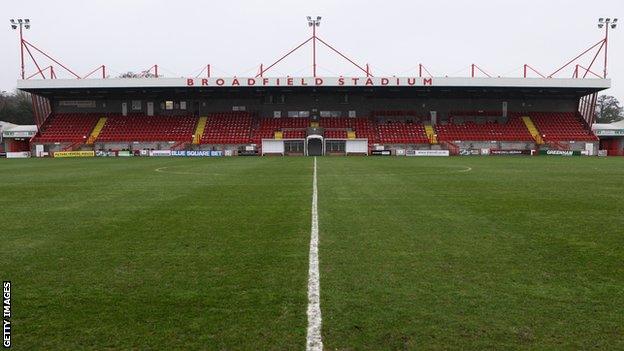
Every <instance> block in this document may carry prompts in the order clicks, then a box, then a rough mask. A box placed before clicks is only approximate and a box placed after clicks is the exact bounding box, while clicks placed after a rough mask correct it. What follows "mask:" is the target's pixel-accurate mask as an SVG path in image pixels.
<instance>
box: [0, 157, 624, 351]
mask: <svg viewBox="0 0 624 351" xmlns="http://www.w3.org/2000/svg"><path fill="white" fill-rule="evenodd" d="M313 171H314V159H313V158H306V157H290V158H289V157H279V158H278V157H275V158H259V157H258V158H255V157H254V158H245V157H234V158H133V159H130V158H127V159H126V158H115V159H112V158H111V159H107V158H97V159H96V158H92V159H29V160H1V161H0V194H2V195H1V196H2V197H1V198H2V200H3V201H2V205H1V206H2V211H1V212H0V213H1V214H0V217H1V221H0V227H1V230H0V249H1V252H2V254H1V255H0V267H1V268H0V275H1V277H2V278H3V280H10V281H11V283H12V288H11V292H12V296H11V302H12V317H11V321H12V344H13V349H15V350H39V349H42V350H82V349H92V350H102V349H110V350H117V349H136V350H154V349H182V350H195V349H206V350H302V349H305V347H306V336H307V327H308V317H307V314H306V311H307V308H308V269H309V266H308V265H309V257H310V235H311V211H312V189H313V188H312V184H313ZM317 185H318V187H317V188H318V224H319V244H318V255H319V273H320V309H321V313H322V339H323V344H324V347H325V349H327V350H334V349H337V350H403V349H407V350H423V349H437V350H448V349H466V350H477V349H505V350H507V349H624V158H580V157H574V158H573V157H570V158H564V157H562V158H557V157H489V158H481V157H453V158H417V157H414V158H408V157H403V158H398V157H392V158H384V157H379V158H375V157H349V158H347V157H319V158H317Z"/></svg>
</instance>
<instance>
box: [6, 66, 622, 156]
mask: <svg viewBox="0 0 624 351" xmlns="http://www.w3.org/2000/svg"><path fill="white" fill-rule="evenodd" d="M236 79H237V78H210V79H193V78H188V79H185V78H179V79H178V78H135V79H105V80H68V79H55V80H24V81H19V82H18V84H19V88H20V89H22V90H24V91H27V92H30V93H32V94H34V95H35V96H36V97H37V98H39V99H43V100H45V104H46V105H49V106H50V108H49V111H47V113H46V114H44V115H42V116H39V118H38V120H40V121H41V123H40V124H41V128H40V131H39V133H38V134H37V135H36V136H35V137H34V138H33V140H32V144H33V145H35V144H39V145H43V147H44V148H45V150H46V151H48V152H50V153H51V152H55V151H67V150H119V149H129V150H140V149H157V150H158V149H160V150H168V149H172V150H182V149H184V150H222V151H226V150H227V151H228V152H230V153H232V154H236V153H238V152H241V151H245V152H248V151H249V150H255V151H256V152H257V153H258V154H263V145H264V144H266V143H272V145H273V146H274V145H275V143H276V142H277V143H283V145H282V146H279V147H278V149H279V150H281V148H284V151H282V152H280V153H281V154H289V151H288V149H289V147H290V146H289V145H291V144H292V143H293V142H297V143H299V145H303V149H304V150H303V154H309V153H308V152H307V149H308V146H309V145H308V143H309V142H311V141H310V140H321V143H322V150H321V154H322V153H324V152H325V150H328V147H327V142H328V141H331V144H332V145H331V147H330V148H329V149H331V150H334V151H339V152H332V154H336V153H338V154H341V153H342V154H345V153H347V154H348V153H349V151H348V150H351V151H353V152H352V153H359V154H362V153H370V152H371V150H379V149H385V150H390V151H391V152H396V151H397V150H405V149H415V150H450V152H451V153H457V152H459V150H482V149H497V150H525V151H528V150H540V149H557V150H575V151H587V152H589V153H590V154H595V153H596V152H597V150H598V138H597V137H596V136H595V135H594V134H593V133H592V131H591V128H590V124H591V122H592V121H591V116H588V115H583V110H582V109H581V108H580V101H582V99H584V98H587V97H588V96H593V95H594V94H595V93H596V92H598V91H600V90H603V89H606V88H608V87H609V86H610V81H609V80H606V79H562V78H557V79H555V78H553V79H540V78H518V79H511V78H478V77H474V78H473V77H471V78H398V79H397V80H396V81H394V83H393V84H392V85H384V84H382V83H385V81H384V80H389V78H374V79H373V78H369V79H368V80H370V84H367V85H364V86H362V85H361V83H360V84H358V83H356V82H357V81H356V80H355V78H352V79H351V80H349V79H347V80H346V82H348V83H344V85H341V84H340V80H339V79H343V78H323V79H321V82H322V83H319V80H318V78H313V77H302V78H272V79H267V78H264V79H262V80H259V79H258V80H256V79H254V78H246V79H240V81H241V82H244V85H243V86H240V87H239V86H237V85H236V83H233V82H234V80H236ZM280 79H283V81H286V82H289V84H287V86H286V87H284V86H282V85H281V84H283V81H280ZM291 80H292V81H291ZM260 83H262V86H257V85H258V84H260ZM200 84H205V85H200ZM239 84H240V83H239ZM198 85H199V86H198ZM370 85H372V86H370ZM232 86H236V88H232ZM137 88H140V89H137ZM96 92H97V94H96ZM120 92H121V93H120ZM380 107H381V108H380ZM310 136H314V138H310ZM364 142H365V144H364ZM354 145H357V146H354ZM362 145H366V148H363V146H362ZM295 149H296V150H294V152H293V154H302V152H301V150H300V147H296V148H295Z"/></svg>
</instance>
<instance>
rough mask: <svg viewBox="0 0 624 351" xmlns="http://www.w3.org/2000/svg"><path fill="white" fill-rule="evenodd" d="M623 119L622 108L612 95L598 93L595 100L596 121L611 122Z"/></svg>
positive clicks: (623, 112) (623, 110)
mask: <svg viewBox="0 0 624 351" xmlns="http://www.w3.org/2000/svg"><path fill="white" fill-rule="evenodd" d="M622 119H624V109H623V108H622V106H620V102H619V101H618V99H616V98H615V97H613V96H610V95H600V96H598V99H597V101H596V123H613V122H617V121H620V120H622Z"/></svg>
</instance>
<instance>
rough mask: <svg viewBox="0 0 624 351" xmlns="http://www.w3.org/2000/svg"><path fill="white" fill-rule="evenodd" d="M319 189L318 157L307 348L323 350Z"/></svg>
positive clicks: (313, 350)
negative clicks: (319, 254) (319, 252)
mask: <svg viewBox="0 0 624 351" xmlns="http://www.w3.org/2000/svg"><path fill="white" fill-rule="evenodd" d="M318 228H319V227H318V191H317V188H316V157H314V178H313V180H312V227H311V230H310V267H309V269H308V336H307V340H306V341H307V342H306V350H308V351H322V350H323V339H322V338H321V322H322V319H321V288H320V276H319V259H318V242H319V230H318Z"/></svg>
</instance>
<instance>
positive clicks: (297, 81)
mask: <svg viewBox="0 0 624 351" xmlns="http://www.w3.org/2000/svg"><path fill="white" fill-rule="evenodd" d="M186 85H187V86H189V87H210V86H213V87H214V86H216V87H223V86H225V87H237V86H243V87H255V86H266V87H280V86H287V87H305V86H364V87H367V86H368V87H374V86H395V87H396V86H427V85H433V79H432V78H415V77H414V78H408V77H330V78H319V77H316V78H315V77H302V78H294V77H285V78H236V77H233V78H188V79H187V80H186Z"/></svg>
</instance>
